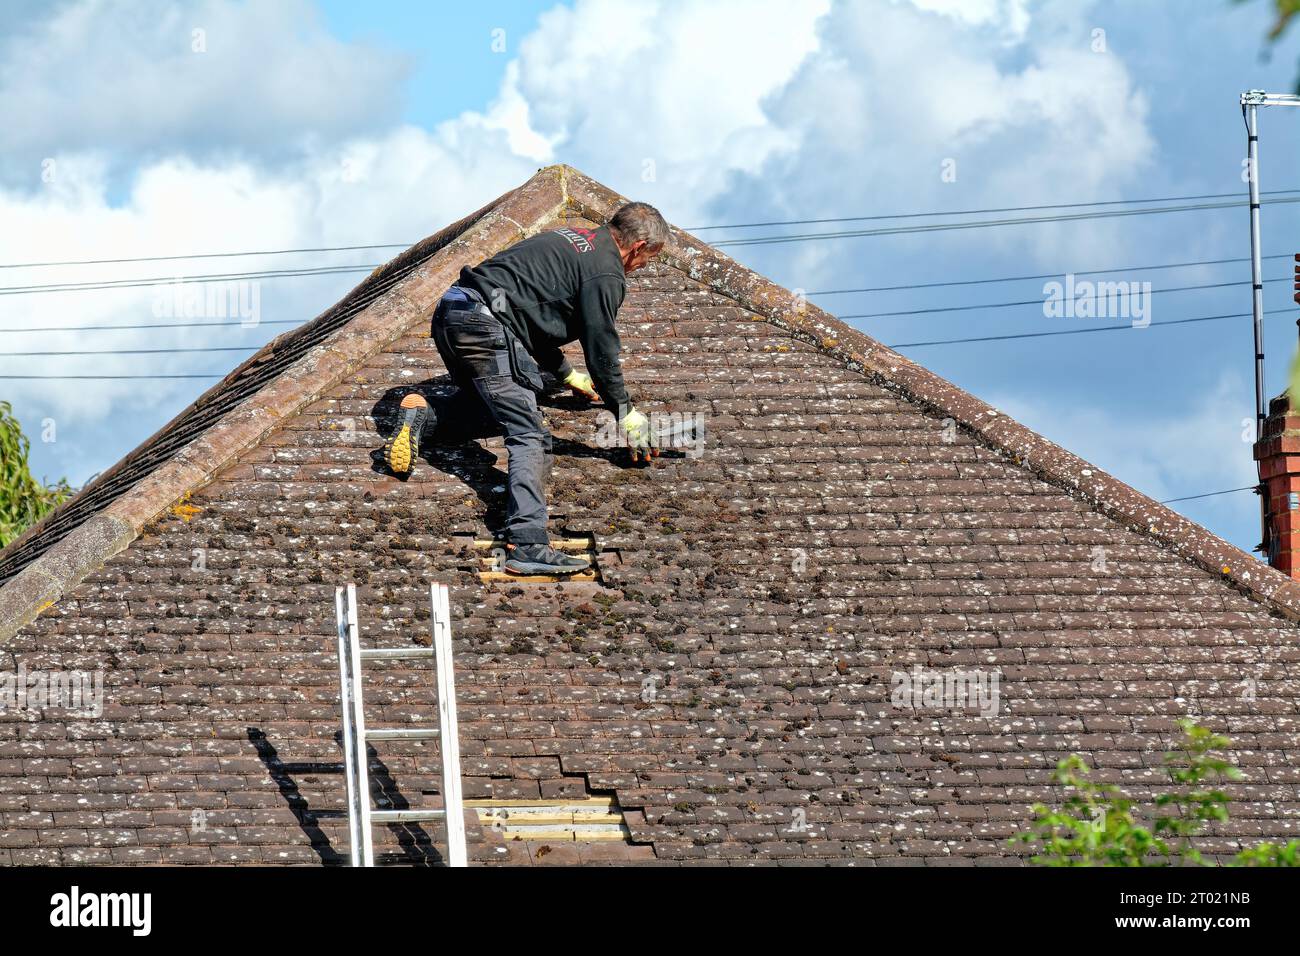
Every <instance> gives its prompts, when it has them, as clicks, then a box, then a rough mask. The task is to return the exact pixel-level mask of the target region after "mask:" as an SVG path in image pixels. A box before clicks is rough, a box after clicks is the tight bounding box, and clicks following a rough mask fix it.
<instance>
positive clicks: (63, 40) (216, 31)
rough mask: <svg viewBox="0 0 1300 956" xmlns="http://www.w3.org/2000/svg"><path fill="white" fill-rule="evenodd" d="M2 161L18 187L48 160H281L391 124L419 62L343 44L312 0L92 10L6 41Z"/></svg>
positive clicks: (50, 19) (98, 2) (0, 79)
mask: <svg viewBox="0 0 1300 956" xmlns="http://www.w3.org/2000/svg"><path fill="white" fill-rule="evenodd" d="M0 37H4V39H3V40H0V116H4V118H5V121H4V123H3V125H2V126H0V152H2V153H3V155H4V157H5V163H4V169H5V172H6V173H7V176H6V178H7V181H8V183H9V185H10V186H11V187H13V186H22V185H27V186H32V185H37V184H39V182H40V179H39V172H40V168H39V167H40V161H41V160H42V159H45V158H47V157H51V156H56V155H68V154H76V153H82V152H88V151H93V152H96V153H100V154H102V155H105V156H108V157H110V158H112V159H113V160H129V159H131V158H133V157H140V156H155V157H156V156H167V155H171V154H175V153H178V152H198V151H225V150H233V151H239V152H243V153H245V154H254V155H258V156H266V157H271V158H274V157H284V156H285V155H286V152H287V151H289V150H291V149H295V148H298V147H300V146H302V145H304V144H305V143H310V142H324V143H328V142H331V141H333V140H336V139H337V138H339V137H340V136H349V135H355V134H357V133H358V132H361V131H364V130H376V131H378V130H381V129H383V128H384V127H386V126H388V125H390V124H391V123H392V122H393V121H394V120H395V118H396V116H397V114H398V109H399V106H400V96H399V95H397V94H398V92H399V88H400V84H401V82H402V80H403V79H404V78H405V76H406V75H407V72H408V70H409V66H410V65H409V63H408V62H406V61H405V60H404V59H403V58H402V57H400V56H395V55H393V54H392V53H391V51H380V50H377V49H371V48H368V47H366V46H364V45H360V44H344V43H341V42H340V41H338V40H336V39H335V38H333V37H332V36H330V35H329V33H328V32H326V30H325V28H324V25H323V24H322V22H321V20H320V17H319V16H318V14H317V12H316V10H315V8H314V7H313V6H312V5H311V4H310V3H308V2H307V0H283V2H277V3H249V4H234V3H228V2H221V0H201V2H199V3H194V4H183V5H180V4H173V3H167V2H165V0H128V2H123V0H85V2H81V3H69V4H65V5H62V6H58V7H54V8H52V9H51V10H50V11H48V12H46V13H43V14H40V15H38V16H37V17H36V18H35V19H29V20H27V21H25V23H23V24H22V25H17V24H15V28H14V29H12V30H10V31H5V32H3V33H0Z"/></svg>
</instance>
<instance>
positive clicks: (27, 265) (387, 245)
mask: <svg viewBox="0 0 1300 956" xmlns="http://www.w3.org/2000/svg"><path fill="white" fill-rule="evenodd" d="M413 245H414V243H411V242H377V243H367V244H365V245H359V246H311V247H303V248H299V249H248V250H244V251H242V252H191V253H187V254H185V255H177V256H133V257H131V258H124V259H61V260H58V261H54V262H10V263H0V269H40V268H44V267H46V266H99V265H116V264H121V263H126V262H175V261H177V260H178V259H227V258H235V257H238V256H287V255H296V254H298V253H305V252H354V251H358V250H362V249H408V248H410V247H411V246H413Z"/></svg>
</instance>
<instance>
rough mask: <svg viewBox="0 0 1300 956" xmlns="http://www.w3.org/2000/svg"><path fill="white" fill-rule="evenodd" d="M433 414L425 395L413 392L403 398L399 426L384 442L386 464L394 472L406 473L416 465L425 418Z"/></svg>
mask: <svg viewBox="0 0 1300 956" xmlns="http://www.w3.org/2000/svg"><path fill="white" fill-rule="evenodd" d="M431 414H432V409H430V408H429V403H428V402H426V401H425V400H424V396H423V395H419V394H417V393H415V392H412V393H411V394H410V395H407V396H406V397H405V398H403V399H402V407H401V410H400V413H399V417H398V420H397V428H396V429H395V430H394V431H393V434H392V435H390V436H389V437H388V441H386V442H384V464H386V465H387V466H388V467H389V468H390V469H392V471H393V473H394V474H398V475H404V474H406V473H407V472H409V471H410V470H411V469H412V468H414V467H415V460H416V459H417V458H419V457H420V438H421V437H422V436H423V434H424V425H425V420H426V419H427V418H429V416H430V415H431Z"/></svg>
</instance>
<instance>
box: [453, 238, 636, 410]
mask: <svg viewBox="0 0 1300 956" xmlns="http://www.w3.org/2000/svg"><path fill="white" fill-rule="evenodd" d="M457 284H458V285H461V286H464V287H467V288H471V289H474V290H476V291H477V292H478V293H479V294H480V295H482V296H483V298H484V299H485V300H486V301H487V304H488V307H489V308H490V309H491V310H492V312H493V314H495V315H496V316H497V317H498V318H500V319H501V321H502V322H504V323H505V324H506V325H507V326H508V327H509V328H510V330H511V331H512V332H514V334H515V335H516V336H518V337H519V339H520V340H521V341H522V342H523V344H524V346H525V347H526V348H527V349H528V351H529V352H530V353H531V354H532V356H533V358H535V359H536V360H537V364H538V365H540V366H541V367H542V369H543V370H544V371H547V372H550V373H552V374H554V375H555V376H556V377H557V378H561V379H563V378H564V377H565V376H566V375H568V374H569V372H570V371H572V367H571V366H570V365H569V363H568V362H566V361H565V360H564V356H563V354H561V352H560V346H562V345H565V344H567V343H569V342H578V343H580V344H581V345H582V354H583V356H584V357H585V358H586V360H587V372H588V373H589V374H590V375H591V378H592V381H593V382H594V383H595V386H596V391H597V392H598V393H599V394H600V397H601V398H602V399H603V400H604V402H605V405H606V406H607V407H608V408H609V409H610V410H611V411H613V412H614V413H615V414H618V413H619V409H620V406H626V405H630V404H631V400H630V399H629V398H628V394H627V389H626V388H625V387H624V386H623V370H622V368H621V367H620V366H619V361H618V352H619V347H620V345H619V338H618V331H617V330H616V329H615V328H614V317H615V316H616V315H617V314H618V309H619V306H621V305H622V304H623V297H624V295H626V293H627V278H626V276H625V275H624V273H623V262H622V260H621V259H620V258H619V254H618V246H616V245H615V244H614V237H613V236H612V235H610V232H609V227H608V226H601V227H600V228H598V229H586V228H583V227H581V226H565V227H563V228H560V229H552V230H549V231H547V232H542V233H538V234H537V235H535V236H529V237H528V238H527V239H522V240H520V241H519V242H517V243H515V244H514V245H513V246H511V247H510V248H508V249H503V250H502V251H501V252H498V253H497V254H496V255H495V256H493V257H492V258H491V259H487V260H485V261H484V262H481V263H479V264H478V265H476V266H466V267H465V268H463V269H462V270H461V272H460V279H459V280H458V282H457Z"/></svg>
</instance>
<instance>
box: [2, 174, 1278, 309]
mask: <svg viewBox="0 0 1300 956" xmlns="http://www.w3.org/2000/svg"><path fill="white" fill-rule="evenodd" d="M1292 193H1300V189H1273V190H1266V191H1264V192H1262V193H1261V194H1260V195H1262V196H1285V195H1290V194H1292ZM1238 196H1240V198H1241V199H1242V200H1244V199H1245V198H1246V197H1245V195H1244V194H1238V193H1204V194H1200V195H1189V196H1160V197H1155V198H1150V199H1111V200H1102V201H1097V202H1085V203H1044V204H1041V205H1036V206H1001V207H990V208H986V209H959V210H948V211H938V212H909V213H882V214H876V215H870V216H833V217H828V218H818V219H786V220H772V221H767V222H750V223H723V224H719V225H711V226H690V227H688V228H687V229H686V231H687V232H703V231H705V230H708V229H749V228H757V227H762V226H811V225H824V224H826V223H832V222H870V221H878V220H885V219H920V218H929V217H933V216H967V215H989V214H993V213H1003V212H1032V211H1036V210H1043V209H1084V208H1096V207H1102V206H1121V205H1140V204H1143V203H1155V202H1194V201H1200V200H1205V199H1231V198H1234V197H1238ZM1269 201H1277V200H1269ZM1293 201H1294V200H1293ZM1223 205H1225V206H1235V205H1237V203H1225V204H1223ZM1187 208H1217V207H1214V206H1206V207H1187ZM1163 211H1166V210H1159V209H1151V210H1144V209H1136V210H1131V211H1130V214H1137V215H1142V214H1145V213H1156V212H1163ZM1029 221H1042V222H1052V221H1055V219H1053V218H1050V217H1049V218H1042V219H1030V220H1029ZM997 224H1000V223H997ZM413 244H414V243H411V242H378V243H360V244H355V245H346V246H302V247H298V248H291V249H247V250H235V251H228V252H191V253H185V254H181V255H158V256H130V257H119V258H110V259H59V260H48V261H37V262H11V263H0V269H38V268H47V267H55V266H93V265H113V264H124V263H131V262H175V261H179V260H182V259H222V258H237V257H240V256H282V255H296V254H305V253H318V252H353V251H357V250H364V249H406V248H409V247H410V246H412V245H413ZM819 294H820V293H819Z"/></svg>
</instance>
